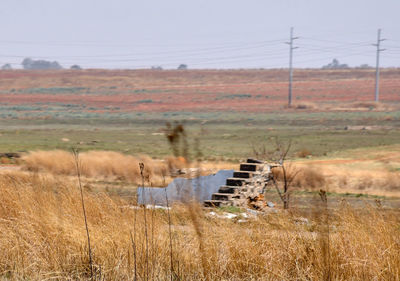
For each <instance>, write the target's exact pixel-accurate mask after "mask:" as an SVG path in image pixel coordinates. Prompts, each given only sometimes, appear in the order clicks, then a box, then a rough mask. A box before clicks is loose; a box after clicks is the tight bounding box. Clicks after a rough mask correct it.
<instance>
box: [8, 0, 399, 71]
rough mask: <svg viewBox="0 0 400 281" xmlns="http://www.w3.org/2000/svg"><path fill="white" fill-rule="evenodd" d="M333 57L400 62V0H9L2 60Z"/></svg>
mask: <svg viewBox="0 0 400 281" xmlns="http://www.w3.org/2000/svg"><path fill="white" fill-rule="evenodd" d="M291 26H293V27H294V28H295V36H299V37H300V38H299V39H298V40H296V46H298V47H299V48H298V49H296V50H295V51H294V66H295V67H319V66H322V65H324V64H327V63H329V62H330V61H331V60H332V59H333V58H337V59H339V61H340V62H341V63H347V64H349V65H351V66H355V65H360V64H363V63H368V64H370V65H374V64H375V50H376V49H375V47H374V46H372V45H371V44H373V43H376V32H377V29H378V28H382V37H383V38H386V39H387V41H384V42H383V43H382V48H385V49H387V50H386V51H384V52H382V55H381V64H382V66H397V67H400V0H380V1H379V0H330V1H326V0H197V1H193V0H142V1H138V0H113V1H111V0H1V9H0V35H1V37H0V64H4V63H13V67H20V62H21V61H22V59H23V58H24V57H28V56H29V57H32V58H34V59H39V58H40V59H49V60H57V61H59V62H60V63H61V64H62V65H63V66H65V67H69V66H70V65H72V64H74V63H77V64H79V65H81V66H82V67H84V68H89V67H91V68H92V67H96V68H97V67H98V68H149V67H151V66H156V65H160V66H162V67H164V68H176V67H177V66H178V65H179V64H180V63H185V64H187V65H188V66H189V68H246V67H252V68H254V67H256V68H272V67H273V68H281V67H287V64H288V45H286V44H284V42H285V41H287V40H288V37H289V29H290V27H291Z"/></svg>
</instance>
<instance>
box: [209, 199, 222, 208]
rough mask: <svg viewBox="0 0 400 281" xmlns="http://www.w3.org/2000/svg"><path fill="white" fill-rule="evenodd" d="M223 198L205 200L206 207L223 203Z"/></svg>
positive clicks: (213, 206)
mask: <svg viewBox="0 0 400 281" xmlns="http://www.w3.org/2000/svg"><path fill="white" fill-rule="evenodd" d="M223 202H224V201H222V200H206V201H204V207H206V208H207V207H210V208H215V207H219V206H222V205H223Z"/></svg>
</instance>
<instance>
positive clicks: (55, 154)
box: [22, 150, 186, 186]
mask: <svg viewBox="0 0 400 281" xmlns="http://www.w3.org/2000/svg"><path fill="white" fill-rule="evenodd" d="M79 158H80V160H81V169H82V171H81V172H82V175H83V176H85V177H89V178H110V179H118V180H124V181H130V182H133V183H136V184H140V183H141V178H140V169H139V163H144V167H145V168H144V176H145V179H146V185H150V186H159V185H161V184H163V183H165V182H166V177H167V175H169V174H170V173H171V171H172V170H175V169H181V168H183V167H185V165H186V162H185V159H183V158H175V157H168V158H167V159H166V160H165V161H161V160H154V159H152V158H150V157H149V156H146V155H140V156H138V157H134V156H131V155H124V154H121V153H118V152H113V151H89V152H83V153H81V154H80V157H79ZM22 160H23V166H24V168H25V169H27V170H29V171H36V172H37V171H44V172H49V173H51V174H55V175H76V168H75V163H74V158H73V155H72V154H71V153H70V152H67V151H64V150H53V151H33V152H29V153H28V154H26V155H24V156H23V157H22Z"/></svg>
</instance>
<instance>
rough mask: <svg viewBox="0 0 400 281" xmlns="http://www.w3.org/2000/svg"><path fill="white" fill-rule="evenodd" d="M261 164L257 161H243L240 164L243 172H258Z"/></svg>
mask: <svg viewBox="0 0 400 281" xmlns="http://www.w3.org/2000/svg"><path fill="white" fill-rule="evenodd" d="M259 166H260V164H255V163H242V164H240V171H242V172H257V170H258V169H259V168H258V167H259Z"/></svg>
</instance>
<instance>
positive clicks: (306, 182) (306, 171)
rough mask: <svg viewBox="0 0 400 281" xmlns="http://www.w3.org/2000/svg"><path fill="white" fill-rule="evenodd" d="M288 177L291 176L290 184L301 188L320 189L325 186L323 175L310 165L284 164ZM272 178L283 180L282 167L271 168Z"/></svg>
mask: <svg viewBox="0 0 400 281" xmlns="http://www.w3.org/2000/svg"><path fill="white" fill-rule="evenodd" d="M286 170H287V174H288V178H292V177H293V176H294V178H293V182H292V185H293V187H296V188H303V189H320V188H322V187H324V186H325V184H326V179H325V176H324V175H323V174H322V173H321V172H319V171H317V170H316V169H315V168H312V167H303V166H295V165H293V164H286ZM272 173H273V175H274V178H275V179H277V180H278V181H282V180H283V173H282V169H280V168H274V169H272Z"/></svg>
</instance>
